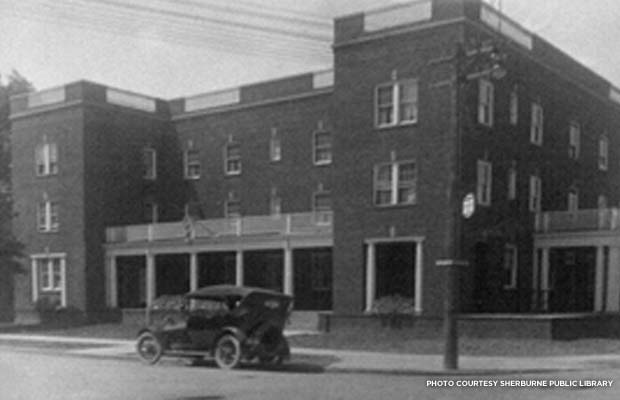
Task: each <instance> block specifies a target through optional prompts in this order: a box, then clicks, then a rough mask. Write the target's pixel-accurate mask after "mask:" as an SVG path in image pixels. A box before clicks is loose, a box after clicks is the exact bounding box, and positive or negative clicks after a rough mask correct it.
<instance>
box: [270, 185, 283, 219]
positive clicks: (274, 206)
mask: <svg viewBox="0 0 620 400" xmlns="http://www.w3.org/2000/svg"><path fill="white" fill-rule="evenodd" d="M281 212H282V199H281V198H280V196H278V192H277V190H276V189H275V188H272V189H271V197H270V198H269V214H270V215H273V216H278V215H280V213H281Z"/></svg>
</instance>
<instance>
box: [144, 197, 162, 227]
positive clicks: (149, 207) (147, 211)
mask: <svg viewBox="0 0 620 400" xmlns="http://www.w3.org/2000/svg"><path fill="white" fill-rule="evenodd" d="M158 219H159V210H158V207H157V203H155V202H154V201H146V202H145V203H144V221H145V222H147V223H152V224H155V223H157V221H158Z"/></svg>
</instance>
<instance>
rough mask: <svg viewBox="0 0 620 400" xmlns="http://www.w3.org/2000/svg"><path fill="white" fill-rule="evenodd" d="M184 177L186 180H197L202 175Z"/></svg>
mask: <svg viewBox="0 0 620 400" xmlns="http://www.w3.org/2000/svg"><path fill="white" fill-rule="evenodd" d="M183 179H184V180H186V181H197V180H199V179H200V177H199V176H185V177H183Z"/></svg>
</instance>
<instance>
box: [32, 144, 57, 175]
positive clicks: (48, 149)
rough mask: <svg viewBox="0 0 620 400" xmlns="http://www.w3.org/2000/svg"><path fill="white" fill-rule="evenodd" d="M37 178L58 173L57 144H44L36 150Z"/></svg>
mask: <svg viewBox="0 0 620 400" xmlns="http://www.w3.org/2000/svg"><path fill="white" fill-rule="evenodd" d="M35 162H36V172H37V176H46V175H56V174H57V173H58V146H57V145H56V143H43V144H40V145H38V146H37V147H36V149H35Z"/></svg>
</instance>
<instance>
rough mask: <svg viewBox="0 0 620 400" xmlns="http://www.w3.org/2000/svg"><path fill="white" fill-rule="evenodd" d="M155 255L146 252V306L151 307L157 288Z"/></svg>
mask: <svg viewBox="0 0 620 400" xmlns="http://www.w3.org/2000/svg"><path fill="white" fill-rule="evenodd" d="M155 285H156V277H155V255H153V254H151V253H147V254H146V306H147V307H151V305H152V304H153V300H155V295H156V293H155V292H156V290H155Z"/></svg>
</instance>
